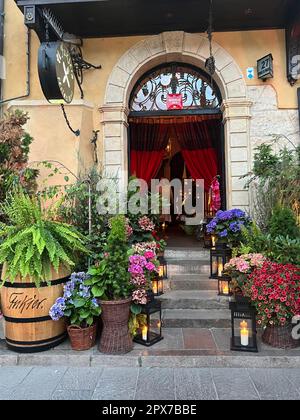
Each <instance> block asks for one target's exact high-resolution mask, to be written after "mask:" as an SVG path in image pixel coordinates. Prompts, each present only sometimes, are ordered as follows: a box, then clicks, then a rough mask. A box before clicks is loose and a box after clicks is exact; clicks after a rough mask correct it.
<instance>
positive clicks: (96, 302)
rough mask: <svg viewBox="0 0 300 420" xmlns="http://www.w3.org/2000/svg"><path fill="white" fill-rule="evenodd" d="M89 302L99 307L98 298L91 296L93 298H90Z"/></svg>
mask: <svg viewBox="0 0 300 420" xmlns="http://www.w3.org/2000/svg"><path fill="white" fill-rule="evenodd" d="M91 302H92V304H93V306H94V307H95V308H99V304H98V300H97V299H96V298H93V299H92V300H91Z"/></svg>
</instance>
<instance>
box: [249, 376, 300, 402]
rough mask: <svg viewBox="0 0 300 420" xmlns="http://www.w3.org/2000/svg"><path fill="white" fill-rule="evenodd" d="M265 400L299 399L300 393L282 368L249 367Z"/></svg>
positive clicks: (253, 379) (252, 377)
mask: <svg viewBox="0 0 300 420" xmlns="http://www.w3.org/2000/svg"><path fill="white" fill-rule="evenodd" d="M248 372H249V375H250V376H251V379H252V381H253V383H254V385H255V387H256V389H257V391H258V392H259V394H260V396H261V399H263V400H295V399H297V400H299V399H300V394H299V393H298V392H297V390H296V389H295V387H293V386H292V385H291V382H290V381H289V380H288V379H287V378H286V376H285V375H283V371H282V369H248Z"/></svg>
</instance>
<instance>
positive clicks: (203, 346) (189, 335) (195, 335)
mask: <svg viewBox="0 0 300 420" xmlns="http://www.w3.org/2000/svg"><path fill="white" fill-rule="evenodd" d="M182 333H183V342H184V348H185V349H186V350H192V349H197V350H209V349H212V350H216V349H217V348H216V345H215V341H214V339H213V336H212V334H211V332H210V330H207V329H200V328H183V330H182Z"/></svg>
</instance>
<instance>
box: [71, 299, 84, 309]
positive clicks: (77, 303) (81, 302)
mask: <svg viewBox="0 0 300 420" xmlns="http://www.w3.org/2000/svg"><path fill="white" fill-rule="evenodd" d="M73 303H74V306H75V308H82V307H83V306H84V305H85V303H86V301H85V299H81V298H75V299H74V302H73Z"/></svg>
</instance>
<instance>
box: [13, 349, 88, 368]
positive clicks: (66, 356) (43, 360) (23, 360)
mask: <svg viewBox="0 0 300 420" xmlns="http://www.w3.org/2000/svg"><path fill="white" fill-rule="evenodd" d="M91 355H92V352H91V351H85V352H76V351H72V350H70V351H54V350H50V351H48V352H43V353H32V354H20V355H19V357H18V364H19V365H23V366H85V367H86V366H90V360H91Z"/></svg>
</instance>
